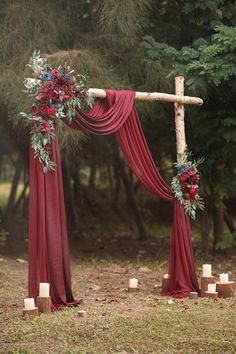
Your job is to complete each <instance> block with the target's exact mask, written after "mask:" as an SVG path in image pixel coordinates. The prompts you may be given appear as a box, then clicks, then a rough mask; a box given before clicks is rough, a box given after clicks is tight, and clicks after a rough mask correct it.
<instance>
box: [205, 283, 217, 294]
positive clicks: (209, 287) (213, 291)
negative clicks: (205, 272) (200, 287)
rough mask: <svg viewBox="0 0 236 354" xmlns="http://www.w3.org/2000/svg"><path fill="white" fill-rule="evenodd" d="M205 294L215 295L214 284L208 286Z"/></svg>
mask: <svg viewBox="0 0 236 354" xmlns="http://www.w3.org/2000/svg"><path fill="white" fill-rule="evenodd" d="M207 292H208V293H215V292H216V284H208V288H207Z"/></svg>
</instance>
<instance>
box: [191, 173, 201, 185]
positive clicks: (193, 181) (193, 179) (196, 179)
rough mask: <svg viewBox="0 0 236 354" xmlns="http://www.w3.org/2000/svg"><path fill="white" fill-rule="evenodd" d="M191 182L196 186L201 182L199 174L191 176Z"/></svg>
mask: <svg viewBox="0 0 236 354" xmlns="http://www.w3.org/2000/svg"><path fill="white" fill-rule="evenodd" d="M189 179H190V182H191V183H193V184H196V183H197V182H198V180H199V176H198V175H197V174H195V175H192V176H189Z"/></svg>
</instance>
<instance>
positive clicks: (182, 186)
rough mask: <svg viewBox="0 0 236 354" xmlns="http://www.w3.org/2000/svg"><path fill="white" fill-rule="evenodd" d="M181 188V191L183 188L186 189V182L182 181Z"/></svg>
mask: <svg viewBox="0 0 236 354" xmlns="http://www.w3.org/2000/svg"><path fill="white" fill-rule="evenodd" d="M181 189H182V191H183V192H184V191H185V190H187V189H188V183H187V182H183V183H182V185H181Z"/></svg>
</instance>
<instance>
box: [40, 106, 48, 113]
mask: <svg viewBox="0 0 236 354" xmlns="http://www.w3.org/2000/svg"><path fill="white" fill-rule="evenodd" d="M40 113H41V114H43V115H44V116H46V115H47V114H48V106H47V105H43V106H41V107H40Z"/></svg>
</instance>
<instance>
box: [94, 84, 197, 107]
mask: <svg viewBox="0 0 236 354" xmlns="http://www.w3.org/2000/svg"><path fill="white" fill-rule="evenodd" d="M88 93H89V95H91V96H93V97H100V98H105V97H106V91H105V90H103V89H97V88H90V89H89V90H88ZM135 99H136V100H140V101H161V102H176V103H179V104H193V105H198V106H201V105H202V104H203V100H202V99H201V98H199V97H191V96H190V97H189V96H178V95H170V94H169V93H161V92H135Z"/></svg>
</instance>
